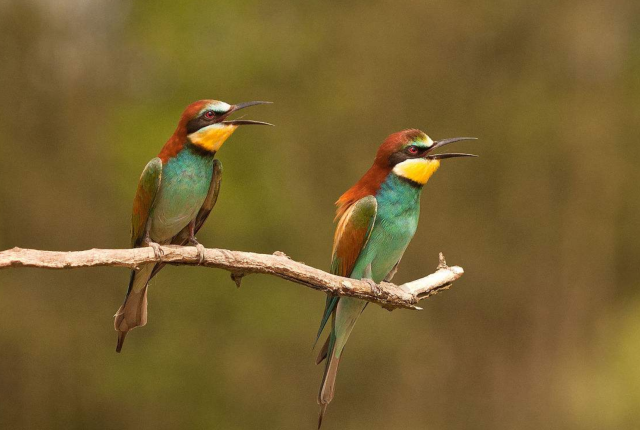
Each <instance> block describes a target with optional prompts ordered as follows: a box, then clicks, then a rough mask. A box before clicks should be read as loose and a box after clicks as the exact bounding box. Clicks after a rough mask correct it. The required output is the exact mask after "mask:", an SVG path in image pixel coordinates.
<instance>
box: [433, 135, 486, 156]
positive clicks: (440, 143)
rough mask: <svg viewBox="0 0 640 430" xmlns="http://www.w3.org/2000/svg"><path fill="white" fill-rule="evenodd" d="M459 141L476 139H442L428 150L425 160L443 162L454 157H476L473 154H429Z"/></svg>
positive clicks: (474, 138)
mask: <svg viewBox="0 0 640 430" xmlns="http://www.w3.org/2000/svg"><path fill="white" fill-rule="evenodd" d="M461 140H477V137H452V138H451V139H442V140H437V141H436V142H434V144H433V146H432V147H431V148H429V151H428V153H427V155H426V156H425V158H428V159H431V160H443V159H445V158H455V157H477V155H474V154H462V153H459V152H450V153H445V154H431V152H432V151H435V150H436V149H438V148H442V147H443V146H445V145H448V144H450V143H453V142H459V141H461Z"/></svg>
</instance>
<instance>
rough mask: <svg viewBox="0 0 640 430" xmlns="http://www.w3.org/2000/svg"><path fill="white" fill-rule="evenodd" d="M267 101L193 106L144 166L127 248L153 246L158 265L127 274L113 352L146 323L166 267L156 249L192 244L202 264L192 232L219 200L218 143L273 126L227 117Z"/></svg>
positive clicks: (202, 102)
mask: <svg viewBox="0 0 640 430" xmlns="http://www.w3.org/2000/svg"><path fill="white" fill-rule="evenodd" d="M269 103H271V102H265V101H251V102H245V103H239V104H235V105H231V104H228V103H225V102H222V101H218V100H199V101H196V102H194V103H191V104H190V105H189V106H187V107H186V109H185V110H184V112H183V113H182V116H181V117H180V121H179V122H178V126H177V128H176V130H175V131H174V133H173V135H172V136H171V137H170V138H169V140H168V141H167V142H166V143H165V145H164V146H163V147H162V150H161V151H160V153H159V154H158V156H157V157H155V158H153V159H152V160H151V161H149V163H148V164H147V165H146V167H145V168H144V170H143V172H142V175H141V176H140V180H139V182H138V187H137V190H136V195H135V198H134V201H133V212H132V216H131V247H132V248H138V247H146V246H149V247H152V248H153V252H154V255H155V258H156V260H158V261H159V262H158V263H148V264H144V265H141V266H140V267H139V268H137V269H138V270H132V271H131V275H130V278H129V288H128V290H127V294H126V296H125V299H124V303H122V306H120V308H119V309H118V311H117V312H116V314H115V316H114V317H115V321H114V327H115V329H116V331H117V332H118V343H117V346H116V352H120V351H121V350H122V345H123V343H124V339H125V337H126V335H127V333H128V332H129V330H131V329H133V328H135V327H141V326H144V325H145V324H146V323H147V289H148V285H149V280H151V278H153V277H154V276H155V275H156V274H157V273H158V272H159V271H160V270H161V269H162V267H164V264H163V263H162V256H163V252H162V250H161V248H160V245H167V244H172V245H192V246H195V247H196V248H197V249H198V256H199V261H200V263H202V262H203V260H204V247H203V246H202V245H201V244H200V243H199V242H198V240H197V239H196V237H195V234H196V233H197V232H198V230H200V228H201V227H202V225H203V224H204V222H205V221H206V219H207V217H208V216H209V213H210V212H211V210H212V209H213V207H214V205H215V204H216V201H217V199H218V193H219V191H220V182H221V178H222V163H221V162H220V161H219V160H218V159H215V158H214V157H215V155H216V153H217V152H218V150H220V147H221V146H222V144H223V143H224V142H225V141H226V140H227V139H228V138H229V137H230V136H231V135H232V134H233V132H234V131H235V130H236V128H238V127H239V126H241V125H273V124H269V123H267V122H261V121H252V120H247V119H236V120H227V117H228V116H229V115H231V114H232V113H234V112H237V111H239V110H241V109H244V108H247V107H249V106H255V105H261V104H269Z"/></svg>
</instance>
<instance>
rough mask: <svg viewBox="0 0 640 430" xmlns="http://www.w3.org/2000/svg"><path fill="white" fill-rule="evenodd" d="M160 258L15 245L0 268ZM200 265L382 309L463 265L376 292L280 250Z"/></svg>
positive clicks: (222, 255)
mask: <svg viewBox="0 0 640 430" xmlns="http://www.w3.org/2000/svg"><path fill="white" fill-rule="evenodd" d="M161 249H162V251H164V255H163V256H162V262H164V263H167V264H174V265H198V261H199V260H198V252H197V249H196V248H195V247H191V246H185V247H182V246H163V247H161ZM154 262H158V260H157V259H156V258H155V256H154V253H153V249H152V248H150V247H149V248H146V247H145V248H134V249H90V250H87V251H72V252H60V251H40V250H35V249H21V248H13V249H9V250H6V251H2V252H0V269H8V268H12V267H37V268H42V269H74V268H79V267H95V266H116V267H130V268H133V269H137V268H139V267H140V265H142V264H145V263H154ZM202 266H206V267H215V268H218V269H224V270H227V271H229V272H231V278H232V279H233V280H234V281H235V283H236V285H237V286H238V287H239V286H240V282H241V280H242V278H243V277H244V276H245V275H250V274H253V273H262V274H267V275H273V276H277V277H279V278H282V279H286V280H288V281H292V282H295V283H298V284H301V285H305V286H307V287H310V288H313V289H316V290H320V291H324V292H326V293H329V294H333V295H338V296H348V297H356V298H358V299H363V300H367V301H369V302H372V303H376V304H378V305H380V306H382V307H384V308H386V309H389V310H392V309H395V308H405V309H421V308H419V307H418V306H416V304H417V303H418V301H420V300H422V299H424V298H426V297H429V296H431V295H433V294H435V293H437V292H439V291H441V290H445V289H448V288H449V287H450V286H451V284H452V283H453V282H454V281H455V280H457V279H458V278H460V277H461V276H462V274H463V273H464V271H463V270H462V268H461V267H458V266H452V267H448V266H447V264H446V262H445V260H444V256H443V255H442V253H441V254H440V262H439V264H438V267H437V270H436V271H435V272H434V273H432V274H431V275H429V276H426V277H424V278H421V279H418V280H415V281H412V282H408V283H406V284H403V285H395V284H392V283H389V282H383V283H381V284H380V285H379V289H380V292H379V294H376V292H375V291H374V290H373V289H372V286H371V285H370V284H369V283H368V282H366V281H360V280H356V279H350V278H343V277H340V276H336V275H332V274H330V273H327V272H323V271H322V270H318V269H315V268H313V267H310V266H307V265H305V264H303V263H298V262H296V261H293V260H292V259H290V258H289V257H288V256H287V255H285V254H283V253H282V252H278V251H276V252H275V253H274V254H273V255H269V254H255V253H252V252H242V251H229V250H226V249H215V248H211V249H206V250H205V259H204V262H203V263H202Z"/></svg>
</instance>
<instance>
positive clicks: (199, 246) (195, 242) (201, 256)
mask: <svg viewBox="0 0 640 430" xmlns="http://www.w3.org/2000/svg"><path fill="white" fill-rule="evenodd" d="M189 245H191V246H195V247H196V249H197V250H198V264H202V263H204V250H205V249H206V248H205V247H204V246H203V245H202V244H201V243H200V242H198V240H197V239H196V238H195V237H191V238H189Z"/></svg>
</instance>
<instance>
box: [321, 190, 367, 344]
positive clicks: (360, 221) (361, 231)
mask: <svg viewBox="0 0 640 430" xmlns="http://www.w3.org/2000/svg"><path fill="white" fill-rule="evenodd" d="M377 211H378V202H377V200H376V198H375V197H374V196H366V197H363V198H361V199H360V200H358V201H356V202H355V203H354V204H353V205H352V206H351V207H350V208H349V209H347V211H346V212H345V213H344V214H343V215H342V217H341V218H340V221H339V222H338V227H337V228H336V233H335V236H334V238H333V253H332V256H331V273H333V274H334V275H339V276H344V277H349V276H351V272H352V271H353V268H354V267H355V265H356V262H357V261H358V257H359V256H360V253H361V252H362V250H363V249H364V247H365V246H366V245H367V242H368V241H369V237H370V236H371V231H372V230H373V224H374V223H375V220H376V213H377ZM338 299H339V297H334V296H328V297H327V302H326V305H325V309H324V315H323V316H322V321H321V322H320V329H319V330H318V336H317V337H316V342H317V341H318V338H319V337H320V334H321V333H322V330H323V329H324V326H325V325H326V324H327V321H328V320H329V317H330V316H331V313H332V312H333V310H334V309H335V307H336V304H337V303H338Z"/></svg>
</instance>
